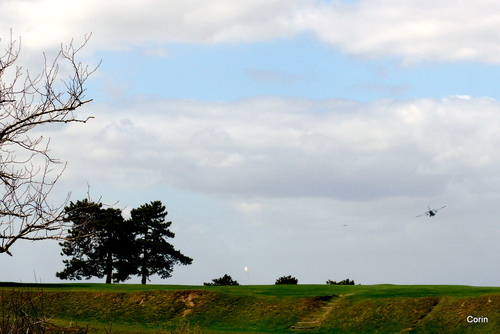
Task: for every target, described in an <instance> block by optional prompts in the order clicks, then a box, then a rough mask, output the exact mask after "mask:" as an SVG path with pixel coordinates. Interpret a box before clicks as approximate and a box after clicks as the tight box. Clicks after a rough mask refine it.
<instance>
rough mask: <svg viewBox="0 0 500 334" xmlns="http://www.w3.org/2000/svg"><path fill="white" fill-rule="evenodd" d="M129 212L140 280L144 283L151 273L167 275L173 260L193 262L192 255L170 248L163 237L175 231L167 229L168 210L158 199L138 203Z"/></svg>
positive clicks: (169, 235) (182, 262)
mask: <svg viewBox="0 0 500 334" xmlns="http://www.w3.org/2000/svg"><path fill="white" fill-rule="evenodd" d="M130 214H131V216H132V218H131V219H130V221H131V223H132V225H133V228H134V230H135V233H136V239H135V242H134V245H135V251H136V260H135V265H136V268H137V275H139V276H140V277H141V283H142V284H146V281H147V280H148V279H149V277H150V276H151V275H154V274H158V275H160V277H161V278H169V277H170V276H172V270H173V266H174V265H175V264H183V265H188V264H191V263H192V262H193V259H192V258H190V257H187V256H185V255H184V254H182V253H181V252H180V251H178V250H176V249H174V247H173V246H172V245H171V244H170V243H168V242H167V241H166V239H167V238H174V237H175V233H173V232H172V231H170V230H169V227H170V225H172V222H165V217H166V216H167V214H168V213H167V211H166V208H165V206H163V204H162V203H161V201H154V202H151V203H146V204H144V205H141V206H140V207H139V208H137V209H133V210H132V211H131V212H130Z"/></svg>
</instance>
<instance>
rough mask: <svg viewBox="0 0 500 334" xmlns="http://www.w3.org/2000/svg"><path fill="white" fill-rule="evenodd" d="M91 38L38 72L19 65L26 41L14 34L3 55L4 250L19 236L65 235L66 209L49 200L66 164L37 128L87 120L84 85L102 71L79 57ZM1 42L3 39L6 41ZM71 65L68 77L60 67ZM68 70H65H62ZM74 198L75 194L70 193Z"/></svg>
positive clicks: (0, 210)
mask: <svg viewBox="0 0 500 334" xmlns="http://www.w3.org/2000/svg"><path fill="white" fill-rule="evenodd" d="M89 38H90V34H89V35H85V40H84V43H83V44H82V45H81V46H80V47H78V48H75V47H74V46H73V41H71V43H70V44H69V45H67V46H64V45H61V49H60V51H59V53H58V54H57V56H56V57H55V58H54V60H53V61H52V62H49V61H48V60H47V57H46V55H45V54H44V60H45V66H44V68H43V70H42V71H41V73H40V74H38V75H36V76H32V75H31V74H30V73H29V71H23V70H22V68H21V67H20V66H17V65H16V61H17V60H18V56H19V52H20V51H21V41H20V39H19V40H13V39H12V34H11V37H10V40H9V42H8V43H7V46H6V47H5V48H4V51H3V53H0V253H7V254H9V255H11V256H12V254H11V252H10V251H9V249H10V248H11V247H12V245H13V244H14V243H15V242H16V241H18V240H23V239H24V240H44V239H59V238H61V237H63V233H64V230H65V229H64V225H63V224H64V222H63V220H62V216H63V212H64V211H63V208H64V206H65V205H66V204H67V202H68V198H66V200H65V201H64V202H63V203H61V204H59V205H57V206H54V205H51V204H50V203H49V199H48V195H49V194H50V192H51V190H52V189H53V188H54V185H55V183H56V182H57V180H58V179H59V177H60V176H61V174H62V172H63V171H64V166H65V165H64V164H63V167H62V168H59V171H55V170H54V167H55V165H56V164H60V161H58V160H57V159H55V158H53V157H51V156H50V155H49V144H50V139H45V138H44V137H43V136H39V135H38V136H34V135H33V129H35V128H37V127H39V126H42V125H44V124H49V123H72V122H82V123H86V122H87V121H88V120H89V119H90V118H92V117H88V118H85V119H82V118H78V117H77V116H76V114H75V110H76V109H78V108H79V107H81V106H82V105H84V104H86V103H88V102H90V101H92V100H90V99H87V100H86V99H85V95H84V93H85V90H86V89H85V88H84V84H85V82H86V80H87V79H88V78H89V76H90V75H91V74H92V73H93V72H94V71H95V70H96V69H97V67H96V68H92V69H89V67H88V66H85V65H83V64H82V63H80V62H77V61H76V59H75V58H76V55H77V53H78V52H79V51H80V50H81V49H82V48H83V47H84V46H85V45H86V44H87V42H88V40H89ZM0 41H1V40H0ZM63 63H64V65H65V66H69V68H70V74H69V75H67V77H66V78H65V79H62V78H61V75H60V73H59V70H60V65H63ZM61 72H62V71H61ZM68 197H69V195H68Z"/></svg>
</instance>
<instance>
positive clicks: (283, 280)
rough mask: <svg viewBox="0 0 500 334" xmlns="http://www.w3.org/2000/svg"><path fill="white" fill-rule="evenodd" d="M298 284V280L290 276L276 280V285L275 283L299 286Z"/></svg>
mask: <svg viewBox="0 0 500 334" xmlns="http://www.w3.org/2000/svg"><path fill="white" fill-rule="evenodd" d="M297 283H299V280H298V279H296V278H295V277H292V276H290V275H288V276H282V277H280V278H278V279H277V280H276V283H274V284H297Z"/></svg>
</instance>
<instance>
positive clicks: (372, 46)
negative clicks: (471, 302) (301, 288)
mask: <svg viewBox="0 0 500 334" xmlns="http://www.w3.org/2000/svg"><path fill="white" fill-rule="evenodd" d="M0 10H1V11H2V12H3V13H9V15H8V17H9V19H6V20H5V22H2V23H0V31H1V33H2V36H7V35H8V33H9V30H10V29H12V31H13V34H14V36H21V37H22V40H23V50H22V57H21V58H20V60H19V61H20V62H22V63H23V66H24V67H25V68H30V70H33V71H35V70H36V69H37V68H39V67H37V66H39V65H40V59H42V58H43V57H42V52H46V53H47V54H48V55H49V56H50V55H51V54H53V53H54V51H55V50H57V48H58V47H59V45H60V43H67V42H69V41H70V40H71V39H72V38H74V43H75V44H78V43H79V42H81V41H82V40H83V36H84V34H86V33H89V32H92V37H91V39H90V41H89V43H88V44H87V45H86V46H85V48H84V49H83V50H82V53H81V57H82V58H81V60H82V61H83V62H84V63H86V64H89V65H90V66H95V65H96V64H98V63H99V61H100V60H102V63H101V65H100V67H99V68H98V70H97V71H96V73H95V74H94V75H93V77H92V78H91V79H90V80H89V82H88V86H87V88H88V90H87V97H89V98H92V99H93V100H94V101H93V102H92V103H90V104H88V105H86V106H85V107H83V108H81V109H80V111H79V112H80V113H81V115H82V116H86V115H92V116H94V117H95V118H94V119H93V120H92V121H91V122H88V123H87V124H85V125H82V124H69V125H67V126H63V127H59V128H56V127H51V128H50V129H38V130H37V131H38V132H37V133H39V134H42V135H44V136H45V137H47V136H49V135H50V137H51V148H52V154H53V155H54V156H55V157H58V158H60V159H61V160H64V161H67V162H68V166H67V168H66V170H65V172H64V174H63V176H62V178H61V179H60V181H59V182H58V184H57V187H56V189H55V190H54V194H53V196H54V201H55V202H58V201H61V199H62V198H64V196H65V195H66V194H67V193H68V192H71V193H72V197H71V198H72V200H78V199H81V198H83V197H85V196H86V195H87V190H88V188H87V187H88V185H90V192H91V196H92V197H93V198H102V200H103V202H105V203H111V204H112V203H116V202H118V203H117V204H116V206H117V207H120V208H122V209H123V210H124V214H125V215H127V214H128V212H129V211H130V209H132V208H135V207H138V206H140V205H142V204H144V203H146V202H149V201H153V200H161V201H162V202H163V203H164V204H165V205H166V206H167V210H168V211H169V215H168V217H169V219H170V220H172V221H173V225H172V229H173V231H174V232H175V233H176V237H175V239H173V240H172V243H173V244H174V245H175V246H176V247H177V248H179V249H180V250H181V251H183V252H184V253H185V254H186V255H188V256H191V257H192V258H193V259H194V262H193V264H192V265H190V266H185V267H176V268H175V270H174V272H173V276H172V278H170V279H168V280H161V279H160V278H158V277H153V278H152V283H160V284H202V282H207V281H210V280H211V279H213V278H216V277H220V276H223V275H224V274H229V275H231V276H232V277H233V278H235V279H236V280H238V281H240V283H242V284H272V283H274V280H275V279H276V278H278V277H280V276H283V275H293V276H296V277H297V278H298V279H299V283H315V284H323V283H324V282H325V281H326V280H327V279H331V280H337V281H338V280H342V279H345V278H350V279H354V280H355V281H356V282H359V283H362V284H379V283H393V284H470V285H499V284H500V282H499V281H498V277H500V275H499V274H500V272H499V269H498V266H497V263H496V262H497V261H496V258H495V256H494V254H497V253H498V251H500V246H498V245H499V244H500V243H498V240H497V239H498V238H497V236H498V232H499V228H498V223H497V217H498V215H499V213H500V212H499V209H498V205H497V203H498V201H499V200H500V179H499V178H498V172H497V171H498V168H499V167H500V155H499V154H498V147H499V145H500V135H499V133H500V131H498V127H499V124H500V103H498V101H497V100H498V99H499V96H498V92H499V89H498V88H499V87H498V86H499V85H498V77H499V74H500V73H499V71H500V66H499V64H500V57H499V56H498V55H499V54H500V50H499V47H498V45H500V44H499V42H500V36H499V35H498V34H497V33H496V31H500V30H499V29H500V23H498V22H497V21H498V20H497V19H496V18H497V15H498V13H500V4H497V2H496V1H493V0H481V1H476V2H474V3H469V2H458V3H457V2H455V1H441V2H439V3H436V2H435V1H431V0H419V1H417V0H415V1H413V0H411V1H404V2H403V1H398V0H361V1H313V0H265V1H264V0H247V1H238V2H234V1H230V0H223V1H215V0H198V1H190V2H179V1H173V0H172V1H160V0H147V1H142V2H140V3H139V2H127V3H123V2H119V1H107V2H105V3H103V2H98V1H93V0H92V1H91V0H88V1H83V0H82V1H74V2H71V3H68V2H63V1H59V0H37V1H33V2H32V3H30V6H29V7H26V6H24V5H23V3H21V2H16V1H13V0H9V1H4V2H3V3H2V4H1V5H0ZM40 13H43V14H44V15H40ZM42 18H43V20H42ZM2 41H4V40H2ZM64 74H65V71H64V70H62V71H61V75H64ZM443 205H446V208H445V209H443V210H442V211H440V212H439V214H438V215H437V216H436V217H432V218H427V217H420V218H416V216H417V215H419V214H421V213H423V212H424V211H425V210H426V209H427V207H428V206H430V207H431V208H434V207H441V206H443ZM344 225H346V226H344ZM11 251H12V253H13V254H14V257H12V258H10V257H6V256H3V257H0V267H1V268H3V269H2V271H1V272H0V281H24V282H30V281H33V280H35V277H36V279H37V280H39V281H43V282H58V279H57V278H56V277H55V272H56V271H60V270H61V269H62V258H61V257H60V256H59V252H60V247H59V246H58V245H57V243H56V242H48V241H47V242H40V243H19V244H18V245H16V247H14V248H13V249H12V250H11ZM245 267H248V268H249V277H247V275H246V273H245V272H244V271H243V268H245ZM4 268H5V269H4ZM92 281H94V282H98V281H99V280H98V279H93V280H92ZM129 282H131V283H137V282H138V279H136V278H134V279H132V280H130V281H129Z"/></svg>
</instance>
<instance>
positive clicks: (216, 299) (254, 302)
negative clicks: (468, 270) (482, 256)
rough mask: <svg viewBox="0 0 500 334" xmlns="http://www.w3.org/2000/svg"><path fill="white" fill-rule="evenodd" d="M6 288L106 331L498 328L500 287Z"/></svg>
mask: <svg viewBox="0 0 500 334" xmlns="http://www.w3.org/2000/svg"><path fill="white" fill-rule="evenodd" d="M11 291H17V292H23V293H24V294H26V293H29V294H30V295H31V296H32V297H33V298H38V299H39V300H40V301H41V305H42V306H43V311H44V313H45V314H47V315H49V316H50V317H51V318H52V319H53V320H54V322H55V323H57V324H64V323H69V322H72V323H78V324H81V325H87V324H89V326H90V328H92V329H93V332H94V333H99V332H101V333H105V331H104V328H106V326H110V324H112V327H113V331H112V333H160V330H163V333H166V332H167V331H166V330H167V329H172V328H175V327H179V326H180V327H183V326H186V324H190V326H191V327H194V326H197V327H199V328H201V330H202V331H203V332H204V333H224V332H226V333H291V332H314V333H367V332H369V333H436V332H438V333H439V332H440V333H445V332H446V333H475V332H480V333H498V332H500V320H499V319H500V288H487V287H469V286H397V285H372V286H359V285H358V286H328V285H297V286H233V287H204V286H169V285H156V286H154V285H151V286H148V285H146V286H141V285H127V284H123V285H122V284H120V285H102V284H42V285H38V284H36V285H34V284H32V285H19V284H12V283H3V284H0V292H1V293H2V294H1V296H2V298H3V299H4V300H6V299H8V296H9V293H10V292H11ZM1 305H2V306H4V307H5V303H4V302H3V301H2V303H1ZM468 316H470V317H469V321H479V322H476V323H474V322H472V323H469V322H468V321H467V317H468ZM486 319H487V321H488V322H484V321H485V320H486ZM292 327H295V328H313V327H314V328H313V329H300V330H299V329H297V330H293V329H291V328H292Z"/></svg>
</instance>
